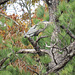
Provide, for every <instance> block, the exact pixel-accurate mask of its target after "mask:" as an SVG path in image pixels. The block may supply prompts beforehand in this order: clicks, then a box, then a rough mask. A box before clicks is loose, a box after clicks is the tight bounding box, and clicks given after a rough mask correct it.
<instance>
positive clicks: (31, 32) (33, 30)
mask: <svg viewBox="0 0 75 75" xmlns="http://www.w3.org/2000/svg"><path fill="white" fill-rule="evenodd" d="M40 23H43V24H45V25H46V26H47V25H48V24H50V22H48V21H42V22H39V23H38V24H36V25H34V26H33V27H31V28H30V29H29V30H28V32H27V33H26V32H24V37H31V36H37V35H36V33H37V32H38V31H39V27H38V26H39V24H40Z"/></svg>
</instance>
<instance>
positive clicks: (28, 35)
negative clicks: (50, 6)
mask: <svg viewBox="0 0 75 75" xmlns="http://www.w3.org/2000/svg"><path fill="white" fill-rule="evenodd" d="M37 31H38V28H37V25H34V26H33V27H31V28H30V29H29V30H28V32H27V33H26V32H24V33H25V35H24V37H31V36H34V34H35V32H37Z"/></svg>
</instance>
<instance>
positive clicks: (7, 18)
mask: <svg viewBox="0 0 75 75" xmlns="http://www.w3.org/2000/svg"><path fill="white" fill-rule="evenodd" d="M0 15H2V16H4V17H6V18H7V19H10V20H12V21H13V22H14V23H15V24H16V25H19V24H18V23H17V22H16V21H15V20H13V19H11V18H10V17H8V16H6V15H4V14H2V13H0Z"/></svg>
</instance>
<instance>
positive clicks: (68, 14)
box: [56, 1, 75, 47]
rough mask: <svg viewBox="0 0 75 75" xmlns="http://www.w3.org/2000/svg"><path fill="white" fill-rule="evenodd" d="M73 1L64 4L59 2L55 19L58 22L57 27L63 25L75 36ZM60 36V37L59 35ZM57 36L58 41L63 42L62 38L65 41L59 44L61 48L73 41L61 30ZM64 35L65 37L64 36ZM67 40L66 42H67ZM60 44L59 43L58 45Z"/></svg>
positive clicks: (74, 7)
mask: <svg viewBox="0 0 75 75" xmlns="http://www.w3.org/2000/svg"><path fill="white" fill-rule="evenodd" d="M74 4H75V1H74V2H71V3H66V2H65V1H63V2H60V4H59V6H58V11H57V13H56V14H57V17H58V20H59V23H58V25H59V26H62V25H64V26H65V27H66V28H69V30H71V31H72V33H73V34H75V30H74V29H75V21H74V20H75V15H74V13H75V11H74V9H75V6H74ZM60 34H61V35H60ZM60 34H59V35H58V36H59V39H60V40H63V38H64V39H65V40H66V41H65V40H63V42H62V43H61V46H62V47H64V46H67V45H69V44H70V42H71V41H73V39H71V37H70V36H69V35H68V34H66V32H65V31H64V30H63V29H61V32H60ZM65 35H66V36H65ZM67 39H68V40H67ZM59 44H60V43H59Z"/></svg>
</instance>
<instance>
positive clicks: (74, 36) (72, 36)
mask: <svg viewBox="0 0 75 75" xmlns="http://www.w3.org/2000/svg"><path fill="white" fill-rule="evenodd" d="M60 27H61V28H62V29H64V30H65V31H66V33H67V34H68V35H69V36H70V37H71V38H73V39H75V35H74V34H73V33H72V32H71V31H70V30H69V29H67V28H66V27H65V26H60Z"/></svg>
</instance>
